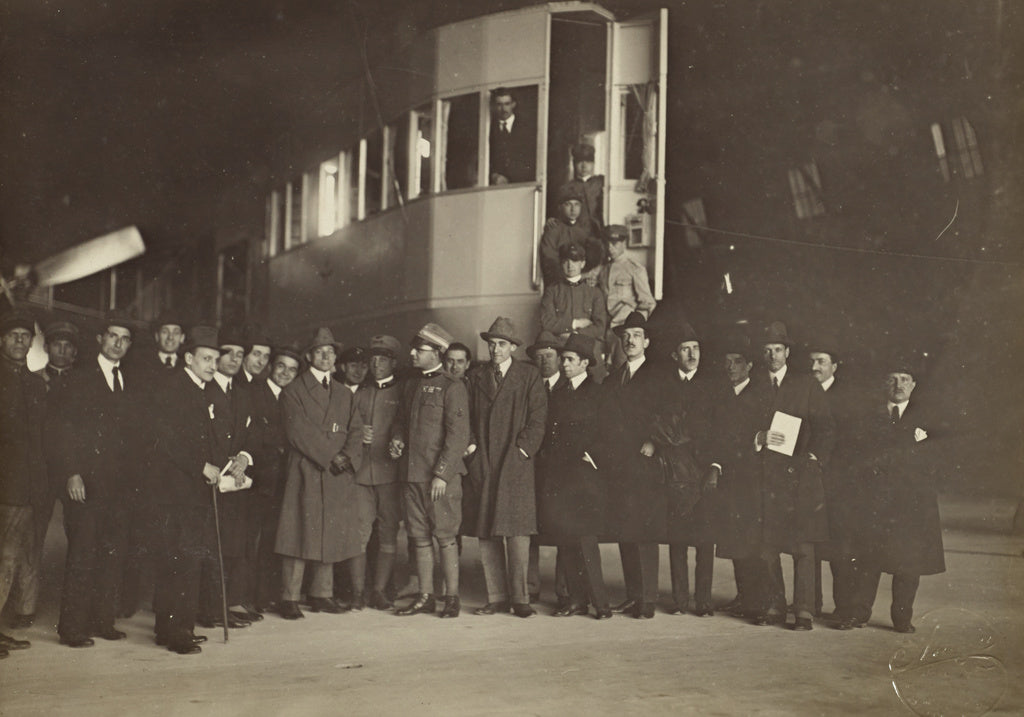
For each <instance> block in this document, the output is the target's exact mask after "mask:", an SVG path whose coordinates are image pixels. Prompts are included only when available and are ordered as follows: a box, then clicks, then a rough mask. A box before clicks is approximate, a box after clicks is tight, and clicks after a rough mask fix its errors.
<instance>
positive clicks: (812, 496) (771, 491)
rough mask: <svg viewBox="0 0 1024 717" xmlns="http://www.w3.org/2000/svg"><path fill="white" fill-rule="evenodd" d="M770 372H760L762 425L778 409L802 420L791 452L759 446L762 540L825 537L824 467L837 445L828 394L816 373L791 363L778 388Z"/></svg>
mask: <svg viewBox="0 0 1024 717" xmlns="http://www.w3.org/2000/svg"><path fill="white" fill-rule="evenodd" d="M766 374H767V372H762V373H761V375H760V376H758V380H759V385H758V390H759V394H760V396H761V398H762V400H763V402H764V403H763V405H764V408H765V411H764V420H763V424H762V426H761V430H767V429H768V427H769V426H770V425H771V422H772V417H773V416H774V414H775V412H776V411H781V412H782V413H787V414H789V415H791V416H796V417H798V418H800V419H802V421H803V422H802V423H801V425H800V433H799V435H798V437H797V441H796V449H795V450H794V452H793V455H792V456H787V455H784V454H782V453H777V452H775V451H770V450H768V449H767V448H763V449H762V450H761V468H762V477H763V483H762V494H761V498H762V501H763V510H764V513H763V518H764V524H763V539H764V542H765V543H766V544H767V545H770V546H774V547H778V548H786V547H789V546H791V545H793V544H794V543H801V542H810V543H821V542H824V541H826V540H828V514H827V513H826V511H825V494H824V487H823V486H822V467H823V466H824V465H826V464H827V463H828V460H829V458H830V457H831V454H832V447H833V446H834V445H835V421H834V420H833V418H832V413H831V411H830V410H829V405H828V400H827V399H826V397H825V392H824V391H823V390H822V388H821V384H820V383H818V382H817V380H815V378H814V377H813V376H810V375H808V374H798V373H797V372H796V371H795V370H794V369H793V367H792V366H790V367H789V369H788V370H787V372H786V376H785V378H784V379H783V381H782V385H780V386H779V388H778V389H777V390H776V389H774V388H773V387H772V384H771V377H770V376H768V375H766ZM751 440H753V436H751ZM811 454H813V455H814V458H815V459H811V457H810V455H811Z"/></svg>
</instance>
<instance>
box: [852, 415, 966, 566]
mask: <svg viewBox="0 0 1024 717" xmlns="http://www.w3.org/2000/svg"><path fill="white" fill-rule="evenodd" d="M868 420H869V422H870V423H869V426H868V428H867V430H866V431H865V432H864V439H865V442H864V444H863V446H862V453H861V455H863V456H864V457H865V460H864V472H863V475H864V480H865V492H864V496H865V497H864V504H863V508H864V509H863V511H862V521H863V522H862V526H863V528H862V532H861V537H860V538H859V539H858V550H857V553H858V557H859V558H861V559H862V560H864V561H865V562H866V563H867V564H869V565H872V566H877V567H878V568H880V569H881V571H882V572H886V573H892V574H903V575H934V574H936V573H942V572H945V570H946V562H945V556H944V554H943V547H942V526H941V524H940V522H939V505H938V499H937V485H936V477H935V475H934V473H933V471H932V470H929V463H928V462H927V457H928V456H927V453H928V452H929V451H930V450H932V447H933V445H934V441H935V435H934V431H933V429H932V424H931V423H930V422H929V418H928V416H927V415H923V414H922V413H921V412H920V411H919V406H918V405H916V404H915V402H914V401H911V402H910V403H909V404H907V407H906V409H905V410H904V412H903V416H902V418H901V419H900V421H899V423H897V424H895V425H893V424H892V423H891V421H890V417H889V413H888V411H887V410H886V405H885V403H881V406H880V407H879V408H878V409H877V410H876V411H875V412H874V413H872V414H870V416H869V419H868ZM925 436H926V437H925Z"/></svg>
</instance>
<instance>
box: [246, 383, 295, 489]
mask: <svg viewBox="0 0 1024 717" xmlns="http://www.w3.org/2000/svg"><path fill="white" fill-rule="evenodd" d="M250 386H251V387H250V390H249V397H250V399H251V404H252V425H251V426H250V428H249V437H250V440H249V445H250V448H249V452H250V453H251V454H252V458H253V461H254V464H255V465H253V467H252V468H251V469H250V473H251V474H252V482H253V486H252V489H253V490H255V491H256V492H257V493H259V494H261V495H265V496H269V497H271V498H277V499H280V497H281V491H282V489H283V488H284V472H285V456H286V454H287V450H288V438H287V436H285V432H284V412H283V410H282V408H281V400H280V397H278V398H275V397H274V393H273V391H271V390H270V387H269V386H267V382H266V381H265V380H264V381H260V380H257V381H255V382H253V383H252V384H251V385H250Z"/></svg>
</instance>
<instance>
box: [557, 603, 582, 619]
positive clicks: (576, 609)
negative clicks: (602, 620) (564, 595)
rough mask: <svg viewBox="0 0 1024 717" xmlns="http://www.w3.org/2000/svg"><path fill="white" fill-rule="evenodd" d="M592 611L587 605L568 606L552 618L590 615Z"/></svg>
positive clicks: (559, 609) (559, 610)
mask: <svg viewBox="0 0 1024 717" xmlns="http://www.w3.org/2000/svg"><path fill="white" fill-rule="evenodd" d="M589 613H590V610H589V609H588V608H587V606H586V605H566V606H565V607H560V608H558V609H557V610H555V611H554V612H553V613H551V617H573V616H574V615H588V614H589Z"/></svg>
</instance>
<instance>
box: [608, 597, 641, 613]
mask: <svg viewBox="0 0 1024 717" xmlns="http://www.w3.org/2000/svg"><path fill="white" fill-rule="evenodd" d="M635 610H636V600H623V601H622V602H620V603H619V604H618V605H615V606H614V607H612V612H619V613H626V614H629V613H632V612H634V611H635Z"/></svg>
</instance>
